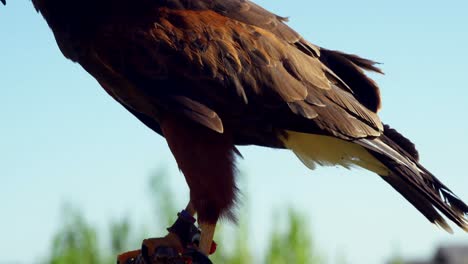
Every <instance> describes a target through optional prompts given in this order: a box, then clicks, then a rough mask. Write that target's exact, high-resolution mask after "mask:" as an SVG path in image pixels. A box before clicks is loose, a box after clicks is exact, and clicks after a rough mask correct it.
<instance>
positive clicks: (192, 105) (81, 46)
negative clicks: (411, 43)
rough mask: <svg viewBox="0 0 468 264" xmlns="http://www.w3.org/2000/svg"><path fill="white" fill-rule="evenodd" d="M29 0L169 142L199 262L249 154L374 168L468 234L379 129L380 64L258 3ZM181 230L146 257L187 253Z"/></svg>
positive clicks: (407, 155)
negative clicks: (271, 152)
mask: <svg viewBox="0 0 468 264" xmlns="http://www.w3.org/2000/svg"><path fill="white" fill-rule="evenodd" d="M1 1H2V2H3V1H4V0H1ZM32 2H33V4H34V7H35V8H36V9H37V11H38V12H40V13H41V14H42V16H43V17H44V18H45V20H46V21H47V23H48V24H49V26H50V28H51V29H52V31H53V33H54V35H55V38H56V41H57V44H58V46H59V48H60V50H61V51H62V53H63V54H64V55H65V57H67V58H68V59H70V60H72V61H74V62H76V63H79V64H80V65H81V66H82V67H83V68H84V69H85V70H86V71H87V72H88V73H89V74H91V75H92V76H93V77H94V78H95V79H96V80H97V81H98V82H99V83H100V84H101V86H102V87H103V88H104V89H105V90H106V91H107V93H108V94H109V95H110V96H112V97H113V98H114V99H115V100H116V101H117V102H119V103H120V104H121V105H122V106H123V107H125V108H126V109H127V110H128V111H129V112H131V113H132V114H133V115H134V116H135V117H136V118H138V119H139V120H141V122H143V123H144V124H146V125H147V126H148V127H150V128H151V129H152V130H154V131H155V132H157V133H158V134H160V135H162V136H163V137H165V138H166V140H167V143H168V145H169V148H170V149H171V151H172V153H173V155H174V157H175V159H176V161H177V164H178V166H179V168H180V170H181V171H182V172H183V174H184V176H185V179H186V181H187V184H188V186H189V187H190V201H189V203H188V206H187V208H186V210H185V211H184V212H185V213H188V214H189V215H191V216H195V215H196V216H197V219H198V223H199V226H200V229H201V238H200V241H199V247H198V249H199V250H200V251H201V252H203V253H205V254H208V253H209V251H210V248H211V245H212V239H213V234H214V231H215V226H216V223H217V221H218V220H219V219H220V218H221V217H223V216H225V217H228V218H234V217H235V216H234V215H233V213H232V210H231V209H232V207H233V205H234V203H235V200H236V192H237V188H236V182H235V171H236V170H235V159H236V156H238V155H239V151H238V150H237V149H236V146H239V145H259V146H265V147H270V148H286V149H290V150H292V151H293V152H294V153H295V154H296V155H297V156H298V157H299V158H300V159H301V161H302V162H303V163H304V164H305V165H306V166H308V167H310V168H313V167H314V166H315V165H342V166H344V167H351V166H359V167H362V168H365V169H367V170H370V171H373V172H375V173H376V174H378V175H379V176H380V177H381V178H382V179H383V180H384V181H386V182H387V183H388V184H390V185H391V186H392V187H393V188H394V189H395V190H396V191H398V192H399V193H400V194H401V195H403V196H404V197H405V198H406V199H407V200H408V201H409V202H410V203H411V204H412V205H413V206H414V207H415V208H416V209H418V210H419V211H420V212H421V213H422V214H423V215H424V216H425V217H426V218H427V219H428V220H429V221H431V222H432V223H435V224H437V225H438V226H440V227H442V228H444V229H445V230H447V231H449V232H451V229H450V227H449V225H448V224H447V222H446V220H445V218H444V217H443V216H442V215H444V216H445V217H446V218H448V219H449V220H451V221H452V222H454V223H455V224H456V225H458V226H459V227H461V228H462V229H463V230H465V231H468V219H467V214H468V206H467V205H466V204H465V203H463V202H462V201H461V200H460V199H459V198H458V197H457V196H455V195H454V194H453V193H452V192H451V191H450V190H449V188H447V187H446V186H445V185H444V184H443V183H442V182H440V181H439V180H438V179H437V178H436V177H435V176H434V175H432V174H431V173H430V172H429V171H428V170H426V169H425V168H424V167H423V166H422V165H421V164H419V162H418V152H417V151H416V149H415V147H414V144H413V143H411V142H410V141H409V140H408V139H406V138H405V137H403V136H402V135H401V134H399V133H398V132H397V131H396V130H394V129H392V128H390V127H389V126H387V125H385V124H383V123H382V122H381V120H380V119H379V117H378V115H377V111H378V110H379V108H380V100H381V99H380V93H379V88H378V86H377V85H376V83H375V82H374V81H373V80H371V79H370V78H368V77H367V76H366V75H365V73H364V71H374V72H381V70H380V69H379V68H377V67H376V66H375V62H373V61H371V60H367V59H363V58H361V57H358V56H355V55H350V54H346V53H342V52H339V51H332V50H327V49H324V48H321V47H318V46H316V45H313V44H312V43H310V42H308V41H307V40H305V39H303V38H302V37H301V36H300V35H299V34H298V33H296V32H295V31H294V30H292V29H291V28H290V27H288V26H287V25H286V24H285V22H286V19H285V18H283V17H280V16H277V15H275V14H272V13H270V12H269V11H267V10H265V9H263V8H262V7H260V6H258V5H256V4H254V3H252V2H250V1H248V0H133V1H128V0H79V1H76V0H70V1H64V0H32ZM176 229H177V228H175V227H173V228H172V229H170V231H171V230H176ZM176 231H177V230H176ZM176 231H174V232H175V233H177V232H176ZM174 232H169V234H168V235H167V236H166V237H164V238H158V239H147V240H145V241H144V242H143V249H144V253H145V254H151V253H153V252H154V251H155V249H156V248H157V247H160V246H171V247H174V248H176V249H178V250H183V249H181V248H182V245H183V243H182V242H183V241H182V242H181V238H180V236H177V235H174Z"/></svg>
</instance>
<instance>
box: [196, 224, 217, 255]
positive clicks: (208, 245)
mask: <svg viewBox="0 0 468 264" xmlns="http://www.w3.org/2000/svg"><path fill="white" fill-rule="evenodd" d="M199 227H200V229H201V236H200V244H199V247H198V249H199V250H200V251H201V252H202V253H203V254H205V255H207V256H208V255H210V254H212V253H213V252H214V250H215V248H213V245H216V244H213V243H214V242H213V237H214V233H215V229H216V224H211V223H203V222H200V223H199Z"/></svg>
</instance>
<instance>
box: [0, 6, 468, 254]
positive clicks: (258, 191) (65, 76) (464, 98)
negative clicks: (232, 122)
mask: <svg viewBox="0 0 468 264" xmlns="http://www.w3.org/2000/svg"><path fill="white" fill-rule="evenodd" d="M257 2H258V3H260V4H261V5H263V6H265V7H267V8H269V9H270V10H273V11H275V12H276V13H278V14H280V15H283V16H289V17H290V18H291V22H290V25H291V26H292V27H293V28H295V29H296V30H297V31H298V32H300V33H301V34H302V35H303V36H304V37H305V38H306V39H308V40H309V41H311V42H313V43H316V44H318V45H321V46H324V47H327V48H332V49H339V50H343V51H347V52H351V53H357V54H360V55H362V56H365V57H368V58H372V59H375V60H378V61H380V62H383V63H384V64H383V65H382V67H383V69H384V70H385V72H386V75H385V76H376V80H377V81H378V82H379V84H380V86H381V90H382V96H383V106H384V108H383V110H382V112H381V116H382V119H383V120H384V122H386V123H389V124H392V125H393V126H394V127H396V128H397V129H399V130H400V131H401V132H403V133H404V134H405V135H407V136H408V137H410V138H411V139H413V141H414V142H416V143H417V146H418V149H419V150H420V152H421V156H422V162H423V164H425V165H426V167H427V168H429V169H430V170H432V171H433V173H434V174H435V175H437V176H438V177H439V178H440V179H442V180H443V181H444V182H445V183H446V184H447V185H448V186H449V187H451V188H452V189H453V191H455V192H456V193H457V194H458V195H459V196H460V197H461V198H464V199H465V201H468V173H467V172H466V162H467V161H466V156H467V154H466V153H467V149H468V138H467V135H468V122H467V121H466V120H467V117H466V115H467V114H468V111H467V108H468V84H467V82H466V77H467V76H468V49H467V47H468V32H467V25H468V16H467V15H466V10H468V2H467V1H465V0H447V1H434V0H430V1H423V0H414V1H404V0H393V1H375V0H374V1H371V0H357V1H356V0H355V1H349V0H329V1H315V0H312V1H309V0H307V1H306V0H289V1H266V0H262V1H257ZM0 91H1V95H0V102H1V103H0V120H1V123H0V175H1V176H0V177H1V180H2V182H1V187H2V188H1V191H0V201H1V202H0V263H12V262H14V263H30V262H31V260H32V259H33V258H34V257H37V256H43V255H44V254H45V252H46V251H47V248H48V246H49V242H50V238H51V236H52V234H53V232H54V231H55V229H56V228H57V224H58V223H59V221H60V219H59V217H60V214H59V212H60V206H61V204H62V203H63V201H71V202H73V203H76V204H78V205H79V206H80V207H81V208H82V209H83V211H84V212H85V214H86V217H87V218H88V219H89V220H90V221H91V222H92V223H94V224H96V225H97V226H99V227H104V226H105V224H106V223H107V222H108V220H109V219H112V218H113V217H120V216H121V215H123V214H125V213H131V214H133V218H134V220H135V221H137V222H138V221H139V222H141V221H143V219H145V218H146V217H147V216H148V215H149V212H146V210H147V209H148V206H147V205H145V199H147V196H146V195H145V193H144V192H143V190H146V187H145V186H146V184H147V178H148V175H149V174H150V173H151V172H152V171H153V170H155V169H157V168H159V167H161V166H165V167H167V168H168V171H169V173H171V175H174V176H173V177H172V178H173V184H174V185H177V186H178V187H176V188H178V189H180V197H178V198H179V200H180V202H181V203H184V202H185V200H186V199H187V196H188V195H187V188H186V187H185V183H184V181H183V178H182V176H181V175H179V173H178V171H177V169H176V165H175V162H174V161H173V158H172V156H171V154H170V152H169V151H168V148H167V146H166V144H165V142H164V140H163V139H162V138H161V137H159V136H157V135H156V134H154V133H153V132H151V131H150V130H149V129H147V128H146V127H144V126H143V125H142V124H140V123H139V122H138V121H137V120H136V119H135V118H133V117H132V116H131V115H130V114H128V113H127V112H126V111H125V110H124V109H123V108H122V107H121V106H119V105H118V104H117V103H115V102H113V101H112V99H111V98H110V97H108V96H107V95H106V94H105V92H104V91H103V90H102V89H101V88H100V87H99V85H98V84H97V83H96V82H95V81H94V80H93V79H92V78H91V77H90V76H88V75H87V74H86V73H85V72H84V71H83V70H82V69H81V68H80V67H79V66H78V65H75V64H73V63H71V62H69V61H67V60H65V59H64V58H63V57H62V55H61V54H60V52H59V50H58V48H57V46H56V44H55V41H54V39H53V36H52V34H51V32H50V30H49V29H48V28H47V26H46V24H45V22H44V21H43V20H42V18H41V17H40V16H39V15H38V14H36V12H35V11H34V9H33V7H32V4H31V2H30V1H14V0H10V1H9V3H8V5H7V6H6V7H3V6H2V7H0ZM241 151H242V153H243V154H244V156H245V160H242V161H240V162H239V164H240V167H241V168H242V169H243V170H244V171H245V172H246V174H247V175H248V185H249V195H250V198H251V200H252V202H253V203H252V206H251V208H250V210H251V212H252V214H251V215H250V218H251V219H252V220H253V227H254V228H255V229H256V232H258V233H257V234H256V235H255V236H253V237H252V242H254V243H255V244H256V245H258V246H257V249H258V250H262V249H263V248H264V247H265V239H266V237H265V235H264V234H265V232H266V230H268V229H269V228H270V226H271V219H272V216H273V211H274V210H275V208H280V207H281V206H289V205H292V206H294V207H296V208H298V209H301V210H302V211H303V212H304V213H305V214H306V215H307V216H308V217H309V218H310V223H311V228H312V230H313V232H314V235H315V238H316V242H317V244H318V246H319V248H320V249H321V251H322V252H323V253H324V255H325V256H326V257H327V258H328V260H330V263H334V259H335V258H336V256H337V255H346V256H347V258H348V260H349V261H350V263H383V262H384V260H386V259H387V258H388V257H389V256H390V255H392V254H393V253H395V252H399V253H400V254H402V255H403V256H407V257H414V256H416V257H417V256H422V255H425V254H428V253H429V252H431V251H432V250H433V249H434V248H435V247H436V246H437V245H439V244H445V243H458V242H463V243H468V235H467V234H464V233H462V232H461V231H460V230H459V229H455V231H456V234H455V235H448V234H445V233H444V232H443V231H441V230H439V229H437V228H436V227H434V226H432V225H431V224H429V223H428V222H427V221H426V220H425V219H424V218H423V217H422V216H421V215H420V214H419V213H418V212H417V211H416V210H415V209H413V208H412V207H411V206H410V205H409V203H407V202H406V201H404V200H403V199H402V198H401V197H400V196H399V195H398V194H397V193H396V192H395V191H393V190H392V189H391V188H390V187H389V186H387V185H386V184H385V183H384V182H383V181H382V180H380V179H379V178H378V177H377V176H374V175H372V174H370V173H367V172H364V171H361V170H354V171H347V170H345V169H340V168H321V169H318V170H316V171H309V170H307V169H306V168H305V167H304V166H303V165H302V164H301V163H300V162H299V161H298V160H297V159H296V158H295V157H294V155H292V154H291V153H288V152H285V151H273V150H268V149H261V148H255V147H247V148H241ZM126 192H130V193H131V195H128V196H125V195H122V194H123V193H126ZM135 192H136V193H135ZM161 230H162V227H161ZM20 245H25V246H26V245H27V246H26V248H27V250H25V247H23V246H20Z"/></svg>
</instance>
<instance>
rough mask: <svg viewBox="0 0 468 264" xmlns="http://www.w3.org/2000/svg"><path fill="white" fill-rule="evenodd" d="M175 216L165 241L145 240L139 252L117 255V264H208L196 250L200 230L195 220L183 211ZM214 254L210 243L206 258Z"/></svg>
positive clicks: (214, 245) (163, 239) (214, 247)
mask: <svg viewBox="0 0 468 264" xmlns="http://www.w3.org/2000/svg"><path fill="white" fill-rule="evenodd" d="M178 216H179V217H178V219H177V221H176V222H175V223H174V224H173V225H172V226H171V227H170V228H168V231H169V233H168V234H167V235H166V236H165V237H162V238H150V239H145V240H144V241H143V244H142V247H141V250H136V251H130V252H127V253H123V254H121V255H119V257H118V259H117V264H190V263H192V264H210V263H211V261H210V260H209V259H208V257H207V256H206V255H204V254H203V253H201V252H200V251H198V249H197V248H198V244H199V240H200V230H199V229H198V228H197V227H196V226H195V218H193V217H192V216H191V215H190V214H188V213H187V212H186V211H182V212H180V213H179V214H178ZM215 250H216V244H215V243H214V242H213V245H212V247H211V250H210V254H212V253H214V251H215Z"/></svg>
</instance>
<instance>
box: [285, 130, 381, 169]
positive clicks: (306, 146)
mask: <svg viewBox="0 0 468 264" xmlns="http://www.w3.org/2000/svg"><path fill="white" fill-rule="evenodd" d="M283 143H284V145H285V146H286V147H287V148H288V149H290V150H292V151H293V152H294V153H295V154H296V155H297V157H298V158H299V159H300V160H301V161H302V163H304V165H306V166H307V167H308V168H310V169H315V167H316V165H321V166H336V165H341V166H343V167H345V168H348V169H350V168H351V167H353V166H359V167H361V168H364V169H367V170H370V171H372V172H375V173H377V174H379V175H383V176H384V175H388V174H389V172H390V171H389V169H388V168H387V167H386V166H385V165H384V164H382V163H381V162H380V161H379V160H377V159H376V158H375V157H374V156H372V155H371V154H370V153H369V152H368V151H367V150H366V149H365V148H364V147H362V146H360V145H358V144H356V143H353V142H349V141H345V140H342V139H338V138H334V137H330V136H322V135H314V134H306V133H300V132H294V131H287V137H285V138H284V139H283Z"/></svg>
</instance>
